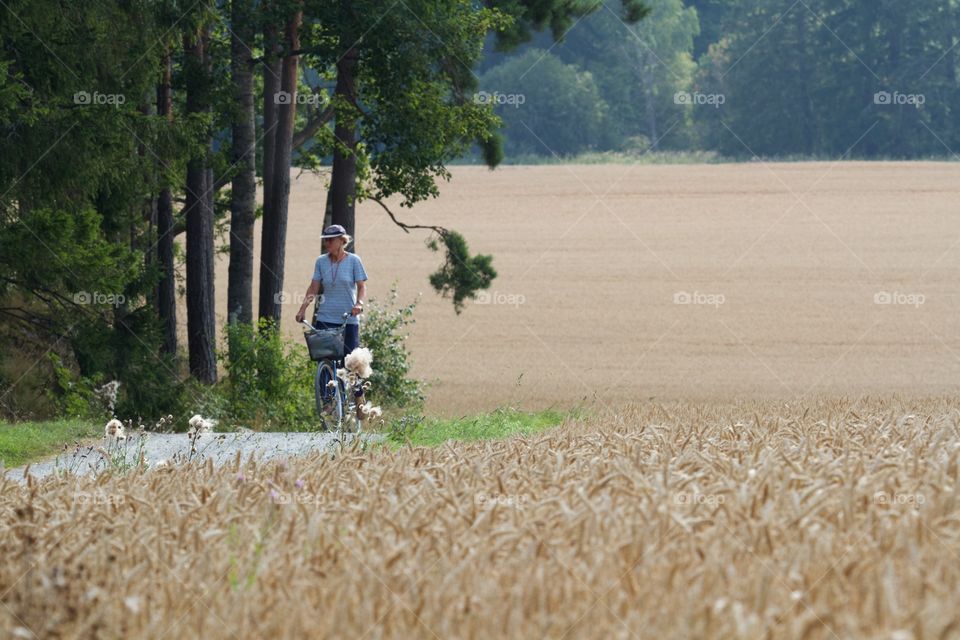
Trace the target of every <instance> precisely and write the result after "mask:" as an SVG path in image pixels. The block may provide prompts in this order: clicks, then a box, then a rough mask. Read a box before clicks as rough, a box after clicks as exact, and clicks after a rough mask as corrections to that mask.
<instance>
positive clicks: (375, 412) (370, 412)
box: [357, 402, 383, 420]
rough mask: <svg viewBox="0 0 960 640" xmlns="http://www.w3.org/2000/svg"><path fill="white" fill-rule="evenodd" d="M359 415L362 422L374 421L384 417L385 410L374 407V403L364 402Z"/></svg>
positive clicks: (358, 411)
mask: <svg viewBox="0 0 960 640" xmlns="http://www.w3.org/2000/svg"><path fill="white" fill-rule="evenodd" d="M357 415H358V416H359V417H360V419H362V420H372V419H374V418H379V417H380V416H382V415H383V410H381V409H380V407H375V406H373V403H372V402H364V403H363V404H361V405H360V406H359V407H358V408H357Z"/></svg>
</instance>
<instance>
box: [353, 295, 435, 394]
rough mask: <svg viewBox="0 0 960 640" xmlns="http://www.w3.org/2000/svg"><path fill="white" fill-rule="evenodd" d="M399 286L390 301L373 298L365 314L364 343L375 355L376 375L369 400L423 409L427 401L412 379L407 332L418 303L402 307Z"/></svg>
mask: <svg viewBox="0 0 960 640" xmlns="http://www.w3.org/2000/svg"><path fill="white" fill-rule="evenodd" d="M396 301H397V289H396V286H394V287H392V288H391V289H390V296H389V298H388V300H387V301H386V302H382V303H381V302H380V301H378V300H376V299H374V298H371V299H370V301H369V304H368V305H367V308H366V310H365V311H364V322H363V326H362V329H361V335H360V344H361V346H364V347H367V348H368V349H370V351H371V352H372V353H373V365H372V367H373V376H372V377H371V378H370V384H371V390H370V392H369V393H370V397H369V398H368V399H369V400H372V401H373V402H375V403H376V404H380V405H381V406H383V407H408V406H419V405H420V404H421V403H422V402H423V388H422V384H421V382H420V381H418V380H415V379H413V378H411V377H410V376H409V372H410V352H409V351H408V350H407V346H406V339H407V335H408V334H406V333H405V330H406V328H407V326H408V325H410V324H413V323H414V322H416V320H415V319H414V317H413V312H414V310H415V309H416V306H417V303H416V302H411V303H410V304H408V305H405V306H402V307H398V306H397V304H396Z"/></svg>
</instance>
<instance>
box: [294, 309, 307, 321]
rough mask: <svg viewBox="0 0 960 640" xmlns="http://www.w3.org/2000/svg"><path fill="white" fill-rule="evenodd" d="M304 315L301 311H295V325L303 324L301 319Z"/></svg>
mask: <svg viewBox="0 0 960 640" xmlns="http://www.w3.org/2000/svg"><path fill="white" fill-rule="evenodd" d="M305 315H306V313H305V312H304V310H303V309H300V311H297V315H296V318H297V324H300V323H301V322H303V318H304V316H305Z"/></svg>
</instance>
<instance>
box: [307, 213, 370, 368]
mask: <svg viewBox="0 0 960 640" xmlns="http://www.w3.org/2000/svg"><path fill="white" fill-rule="evenodd" d="M320 238H322V239H323V244H324V248H325V249H326V250H327V252H326V253H324V254H323V255H321V256H320V257H319V258H317V261H316V263H315V264H314V267H313V279H312V280H311V282H310V286H309V287H308V288H307V295H306V297H305V298H304V300H303V304H302V305H300V310H299V311H297V322H298V323H299V322H302V321H303V318H304V315H305V312H306V309H307V305H309V304H310V302H311V301H312V300H313V299H314V298H315V297H316V295H317V293H319V292H320V287H321V285H322V286H323V294H322V295H321V296H320V303H319V304H318V305H317V316H316V318H314V322H313V326H314V327H315V328H317V329H323V328H337V327H339V326H340V325H341V324H343V320H342V318H343V314H345V313H348V312H349V313H350V317H349V318H347V326H346V328H345V329H344V335H343V355H344V356H347V355H348V354H349V353H350V352H351V351H353V350H354V349H356V348H357V347H359V346H360V322H359V320H358V319H357V316H358V315H359V314H360V313H362V312H363V303H364V300H365V299H366V297H367V272H366V271H364V269H363V262H362V261H361V260H360V256H358V255H356V254H355V253H349V252H348V251H346V246H347V245H348V244H350V241H351V240H352V238H350V236H349V235H347V230H346V229H344V228H343V227H342V226H340V225H339V224H333V225H330V226H329V227H327V228H326V229H324V230H323V234H322V235H321V236H320ZM341 362H342V360H341Z"/></svg>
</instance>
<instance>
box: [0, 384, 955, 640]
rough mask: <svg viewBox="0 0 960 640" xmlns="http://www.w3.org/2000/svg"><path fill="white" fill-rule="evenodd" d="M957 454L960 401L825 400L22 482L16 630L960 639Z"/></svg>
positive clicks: (8, 535)
mask: <svg viewBox="0 0 960 640" xmlns="http://www.w3.org/2000/svg"><path fill="white" fill-rule="evenodd" d="M958 460H960V411H958V407H957V405H956V402H955V400H947V399H941V400H927V401H923V402H919V401H906V400H897V399H886V400H858V401H829V400H825V399H811V400H810V401H809V402H807V403H795V402H789V403H782V402H773V401H751V402H741V403H729V404H716V405H707V404H696V403H663V404H659V403H640V404H636V405H632V406H624V407H623V408H621V409H620V410H618V411H617V412H616V413H601V414H596V415H594V416H593V417H592V418H591V419H590V420H588V421H587V422H584V423H573V422H571V423H567V424H565V425H562V426H561V427H560V428H558V429H555V430H552V431H550V432H547V433H545V434H540V435H537V436H533V437H525V438H523V437H518V438H514V439H510V440H505V441H487V442H477V443H471V444H448V445H445V446H441V447H436V448H403V449H400V450H397V451H392V450H389V449H379V450H376V451H373V452H367V453H361V452H359V451H352V452H351V451H348V452H345V453H344V454H342V455H338V456H337V457H336V458H335V459H330V458H320V457H317V455H316V454H314V455H313V456H311V457H309V458H299V459H294V460H292V461H290V462H287V463H283V464H281V463H277V462H270V463H268V464H266V465H263V466H255V465H253V464H246V465H239V464H235V465H230V464H228V465H226V466H224V467H220V468H214V467H213V466H212V465H209V466H197V465H194V466H186V467H176V468H166V469H162V470H157V471H152V472H146V473H140V472H134V473H130V474H127V475H114V474H107V475H104V476H101V477H100V478H99V479H92V478H72V477H71V478H57V477H50V478H47V479H44V480H41V481H37V480H31V482H30V484H29V485H21V484H19V483H17V482H15V481H12V480H10V479H5V478H3V477H0V553H2V557H3V558H4V561H3V563H0V602H2V606H0V636H2V637H5V638H10V637H23V638H29V637H81V638H87V637H90V638H94V637H96V638H118V637H136V638H151V639H152V638H178V637H203V638H211V639H214V638H217V639H218V638H303V637H317V638H321V637H324V638H325V637H343V638H358V639H370V638H405V639H406V638H477V639H482V638H496V637H511V638H664V639H667V638H671V639H672V638H678V639H680V638H696V637H707V638H771V639H772V638H817V639H819V638H823V639H835V638H877V639H880V638H886V639H889V638H897V639H903V640H906V639H908V638H916V639H920V638H952V637H956V636H957V634H958V633H960V613H958V611H960V608H958V605H960V555H958V554H960V504H958V500H957V496H958V492H960V471H958Z"/></svg>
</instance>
